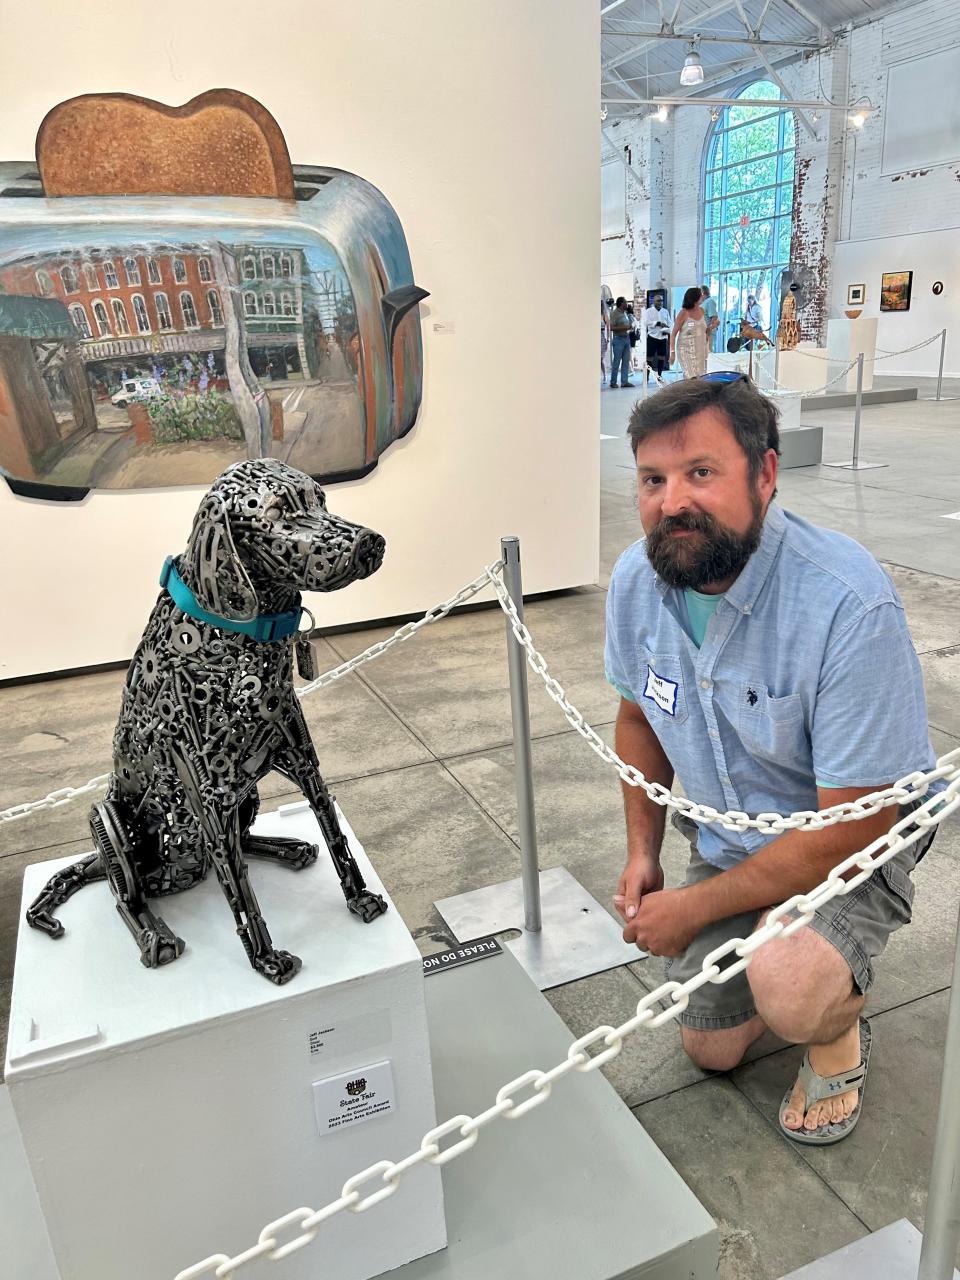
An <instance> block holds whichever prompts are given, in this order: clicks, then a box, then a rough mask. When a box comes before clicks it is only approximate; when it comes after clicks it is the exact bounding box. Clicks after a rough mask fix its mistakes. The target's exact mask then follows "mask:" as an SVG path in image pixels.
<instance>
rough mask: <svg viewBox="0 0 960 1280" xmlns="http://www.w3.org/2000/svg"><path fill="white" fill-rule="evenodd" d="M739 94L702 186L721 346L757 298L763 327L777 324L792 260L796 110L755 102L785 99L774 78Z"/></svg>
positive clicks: (707, 277)
mask: <svg viewBox="0 0 960 1280" xmlns="http://www.w3.org/2000/svg"><path fill="white" fill-rule="evenodd" d="M737 97H738V98H739V99H740V100H741V101H742V103H743V105H742V106H741V105H739V104H738V105H737V106H734V107H724V108H723V110H722V111H721V113H720V115H719V118H718V119H717V120H716V122H715V123H714V125H713V128H712V131H711V134H710V139H709V142H708V145H707V164H706V173H705V180H704V191H703V278H704V281H705V282H706V283H707V284H709V286H710V289H711V292H712V293H713V296H714V297H715V298H716V302H717V307H718V311H719V316H720V329H719V333H718V341H716V342H715V345H716V346H717V347H718V348H720V349H722V348H723V347H724V346H725V345H726V342H727V339H728V338H730V337H731V336H732V335H733V334H735V333H738V332H739V328H740V321H741V320H742V319H743V318H744V317H745V316H746V314H747V309H748V306H750V305H751V304H750V298H751V297H753V298H755V299H756V305H757V308H758V309H759V318H760V327H761V328H762V329H764V330H765V331H766V332H768V333H770V332H772V331H775V330H776V327H777V322H778V319H779V316H778V309H779V299H778V298H777V297H776V290H777V278H778V276H779V274H780V272H781V270H782V269H783V268H784V267H785V266H786V265H787V263H788V262H789V261H790V228H791V212H792V209H793V182H794V173H795V159H796V147H797V130H796V124H795V122H794V118H793V113H792V112H791V111H789V110H786V109H783V108H780V107H752V106H750V105H749V103H750V101H751V99H756V98H759V99H765V100H772V99H776V100H779V99H780V98H782V97H783V95H782V93H781V92H780V90H779V88H778V87H777V86H776V85H775V84H773V83H771V81H769V80H759V81H757V82H756V83H754V84H751V85H748V86H747V87H746V88H745V89H742V90H741V91H740V93H739V94H737ZM754 315H756V313H754Z"/></svg>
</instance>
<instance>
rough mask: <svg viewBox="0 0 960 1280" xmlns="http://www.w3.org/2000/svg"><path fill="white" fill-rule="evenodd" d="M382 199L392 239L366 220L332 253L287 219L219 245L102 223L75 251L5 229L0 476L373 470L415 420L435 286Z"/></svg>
mask: <svg viewBox="0 0 960 1280" xmlns="http://www.w3.org/2000/svg"><path fill="white" fill-rule="evenodd" d="M343 177H344V178H349V179H351V181H352V182H354V183H356V184H357V185H358V186H362V187H364V188H365V192H366V193H370V192H372V191H373V189H372V188H370V187H369V186H368V185H367V184H365V183H364V184H361V183H360V182H359V180H358V179H352V176H351V175H343ZM374 195H375V196H376V197H377V198H378V199H379V201H380V202H381V203H382V205H383V206H385V208H384V209H381V210H378V213H379V214H380V217H379V226H380V230H381V232H382V231H383V230H384V228H385V229H386V231H387V236H386V239H387V240H389V239H391V233H392V239H393V240H394V241H395V243H394V244H392V245H390V244H387V245H386V246H384V245H383V244H380V245H378V244H377V243H376V241H375V238H373V237H371V235H370V234H368V233H369V231H370V230H371V228H370V227H367V228H363V227H359V228H356V229H355V233H354V242H355V243H354V244H353V245H352V246H346V247H344V248H343V249H342V251H340V252H338V251H337V250H335V249H334V248H333V247H332V246H331V245H330V244H328V243H327V242H326V241H325V240H324V239H322V238H321V237H320V236H318V235H313V234H311V235H303V234H301V235H300V237H299V239H298V237H297V231H296V228H295V227H294V228H293V230H292V232H291V231H288V230H286V229H284V230H283V231H281V232H278V233H277V234H275V235H274V236H270V235H269V234H267V233H266V231H265V229H262V228H255V229H253V230H251V231H250V232H249V233H248V234H245V235H244V236H243V238H234V236H230V237H229V238H228V237H227V236H226V235H221V236H217V237H216V238H215V237H211V236H210V234H209V232H207V234H203V233H201V231H200V229H199V228H197V227H191V226H190V225H189V223H188V221H187V220H186V219H185V220H184V224H183V227H182V228H181V229H179V230H178V231H177V233H176V234H173V233H171V234H170V235H169V236H168V237H165V238H163V239H159V238H157V239H155V238H152V237H151V239H150V240H149V241H145V240H144V239H143V238H140V239H134V238H133V236H132V233H131V231H129V230H128V232H127V234H126V235H122V236H121V235H114V238H113V239H112V240H110V241H105V240H104V239H103V233H102V232H101V231H100V230H99V228H98V229H97V233H95V234H92V235H91V237H90V239H89V240H87V241H86V242H84V241H83V240H80V239H79V238H77V236H76V230H75V229H72V230H71V232H70V234H71V239H72V242H71V243H70V244H69V245H68V246H65V247H61V246H59V245H57V244H49V245H46V246H44V245H42V244H39V243H36V241H37V235H36V231H35V230H34V232H33V233H32V235H31V239H33V240H34V241H35V245H31V246H30V247H31V251H30V252H23V247H24V245H23V236H22V235H21V236H19V237H18V236H12V235H8V234H5V235H4V236H3V239H2V240H0V468H2V469H3V472H4V474H5V475H6V476H7V477H8V478H13V479H15V480H20V481H27V482H30V483H31V484H32V485H34V486H36V485H44V486H50V487H54V486H62V487H67V488H82V489H89V488H107V489H126V488H145V487H156V486H173V485H185V484H206V483H208V482H209V481H210V480H212V479H213V478H214V477H215V476H216V475H218V474H219V473H220V472H221V471H222V470H223V468H224V467H225V466H227V465H228V464H229V463H231V462H234V461H238V460H240V459H241V458H245V457H255V456H271V457H275V458H280V459H282V460H283V461H285V462H289V463H290V464H291V465H292V466H295V467H297V468H298V469H300V470H302V471H306V472H308V473H309V474H311V475H313V476H315V477H317V478H318V479H320V480H321V481H323V480H329V479H331V478H344V479H345V478H349V477H351V476H358V475H362V474H364V473H365V472H366V471H367V470H369V469H370V467H371V466H372V465H374V464H375V462H376V460H377V458H378V456H379V455H380V453H381V452H382V451H383V449H384V448H385V447H387V445H388V444H389V443H390V442H391V441H392V440H394V439H396V438H398V437H399V436H400V435H403V434H404V432H405V431H407V430H409V428H410V427H411V426H412V425H413V422H414V420H415V417H416V413H417V409H418V406H419V401H420V388H421V378H422V372H421V359H422V358H421V346H420V332H419V320H418V316H417V313H416V310H415V304H416V302H417V301H418V300H419V299H420V298H421V297H423V296H425V293H424V291H423V290H421V289H418V288H417V287H416V286H415V285H413V283H412V278H411V276H410V270H409V259H408V258H407V255H406V246H405V243H404V240H403V235H402V231H401V230H400V227H399V223H397V221H396V219H395V216H394V215H393V213H392V210H390V209H389V206H388V205H386V202H385V201H383V198H382V197H380V196H379V193H374ZM386 215H389V216H386ZM391 224H392V225H391ZM40 230H41V231H42V227H41V229H40ZM372 230H373V231H374V233H375V232H376V230H377V222H376V221H375V222H374V223H373V227H372ZM40 238H41V239H42V236H41V237H40ZM18 241H19V248H20V252H17V251H16V247H15V246H17V244H18ZM391 261H392V265H393V267H394V275H395V280H393V281H392V280H390V279H389V275H390V271H389V267H388V266H387V265H385V263H391ZM398 266H399V271H397V269H396V268H397V267H398ZM404 268H405V270H404ZM391 285H394V287H392V288H391V287H390V286H391ZM411 312H412V314H411Z"/></svg>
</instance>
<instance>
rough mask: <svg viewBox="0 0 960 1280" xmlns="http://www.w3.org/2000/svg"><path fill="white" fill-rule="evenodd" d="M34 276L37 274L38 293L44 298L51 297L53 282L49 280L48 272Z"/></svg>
mask: <svg viewBox="0 0 960 1280" xmlns="http://www.w3.org/2000/svg"><path fill="white" fill-rule="evenodd" d="M36 274H37V288H38V289H39V290H40V293H41V294H42V296H43V297H44V298H50V297H52V296H53V281H52V280H51V279H50V273H49V271H38V272H37V273H36Z"/></svg>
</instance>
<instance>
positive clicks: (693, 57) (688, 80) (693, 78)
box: [680, 39, 703, 85]
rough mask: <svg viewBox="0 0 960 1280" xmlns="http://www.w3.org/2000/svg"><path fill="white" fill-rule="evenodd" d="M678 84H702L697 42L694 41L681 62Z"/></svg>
mask: <svg viewBox="0 0 960 1280" xmlns="http://www.w3.org/2000/svg"><path fill="white" fill-rule="evenodd" d="M680 83H681V84H683V85H694V84H703V63H702V62H701V61H700V51H699V41H698V40H696V39H695V40H694V41H693V43H692V44H691V46H690V48H689V49H688V50H687V56H686V58H684V60H683V70H682V71H681V72H680Z"/></svg>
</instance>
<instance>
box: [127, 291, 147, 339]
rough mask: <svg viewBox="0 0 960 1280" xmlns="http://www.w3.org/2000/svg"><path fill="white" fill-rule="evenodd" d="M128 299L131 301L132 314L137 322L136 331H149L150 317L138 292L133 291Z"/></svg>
mask: <svg viewBox="0 0 960 1280" xmlns="http://www.w3.org/2000/svg"><path fill="white" fill-rule="evenodd" d="M130 301H131V302H132V303H133V315H134V319H135V320H136V322H137V333H149V332H150V317H149V315H148V314H147V304H146V303H145V302H144V300H143V298H142V297H141V296H140V294H139V293H135V294H134V295H133V297H132V298H131V299H130Z"/></svg>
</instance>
